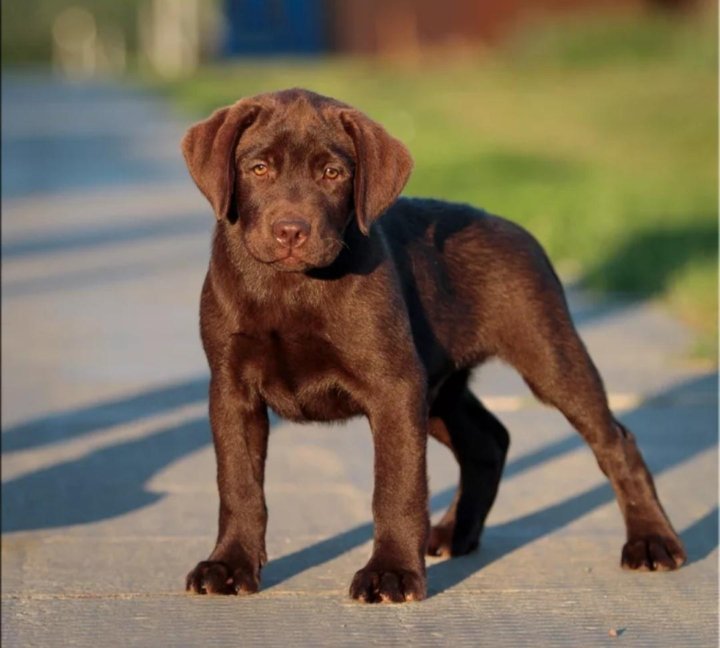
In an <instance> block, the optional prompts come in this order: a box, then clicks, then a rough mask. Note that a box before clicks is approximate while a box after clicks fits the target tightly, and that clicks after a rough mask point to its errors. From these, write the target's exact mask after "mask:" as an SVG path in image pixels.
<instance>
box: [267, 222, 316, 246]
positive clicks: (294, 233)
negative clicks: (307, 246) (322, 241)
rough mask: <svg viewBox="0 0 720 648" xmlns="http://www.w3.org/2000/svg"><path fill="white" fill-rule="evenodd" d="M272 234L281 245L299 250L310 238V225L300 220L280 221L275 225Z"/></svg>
mask: <svg viewBox="0 0 720 648" xmlns="http://www.w3.org/2000/svg"><path fill="white" fill-rule="evenodd" d="M272 233H273V236H274V237H275V240H276V241H277V242H278V243H280V244H281V245H284V246H285V247H289V248H297V247H300V246H301V245H302V244H303V243H305V241H307V238H308V236H310V223H308V222H307V221H304V220H300V219H299V218H295V219H288V220H278V221H275V222H274V223H273V226H272Z"/></svg>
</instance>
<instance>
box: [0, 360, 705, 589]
mask: <svg viewBox="0 0 720 648" xmlns="http://www.w3.org/2000/svg"><path fill="white" fill-rule="evenodd" d="M716 390H717V375H716V374H709V375H706V376H703V377H701V378H698V379H695V380H692V381H690V382H687V383H683V384H681V385H679V386H677V387H675V388H673V389H671V390H669V391H667V392H663V393H662V394H658V395H657V397H656V398H655V399H654V400H656V401H657V402H673V401H674V400H675V399H678V398H679V399H681V400H682V398H685V397H687V396H688V395H692V394H697V393H699V392H701V393H702V394H707V393H712V394H715V393H717V391H716ZM206 393H207V379H206V378H200V379H196V380H193V381H188V382H186V383H182V384H179V385H175V386H172V387H167V388H163V389H159V390H153V391H150V392H146V393H145V394H141V395H138V396H135V397H132V398H130V399H124V400H118V401H111V402H109V403H104V404H100V405H98V406H96V407H94V408H89V409H82V410H77V411H75V412H69V413H67V414H64V415H63V416H62V417H57V416H56V417H48V418H47V419H40V420H37V421H34V422H32V423H29V424H27V425H28V427H27V429H23V426H16V427H15V428H11V429H10V430H8V432H6V433H5V435H8V439H7V443H6V440H5V439H4V441H3V447H4V451H7V449H8V443H9V447H11V448H12V449H15V450H17V449H21V448H30V447H34V446H36V445H41V444H43V443H50V442H53V441H57V440H60V439H66V438H68V436H67V435H68V430H69V429H71V430H72V431H73V436H79V435H82V434H86V433H89V432H90V431H96V430H97V429H98V426H99V427H108V426H109V425H114V424H120V423H125V422H128V421H131V420H135V419H137V418H142V417H144V416H151V415H152V414H155V413H158V412H160V411H164V410H166V409H170V408H172V407H174V406H178V405H181V404H187V403H189V402H193V401H197V400H201V399H204V398H205V394H206ZM716 411H717V410H716V408H715V411H714V412H707V413H706V415H705V417H704V418H702V419H701V420H699V421H698V422H697V423H695V424H694V425H688V424H687V422H686V417H687V414H688V410H687V408H682V407H679V408H678V409H677V413H676V416H677V422H676V424H674V425H668V416H669V414H668V411H667V409H657V408H655V409H653V408H645V409H642V408H641V409H638V410H635V411H633V412H631V413H628V414H626V415H625V416H623V417H622V419H623V421H624V422H626V423H627V424H628V425H629V426H630V427H631V428H632V429H634V431H635V433H636V435H637V437H638V440H639V442H640V445H641V448H642V449H643V453H644V455H645V457H646V459H647V462H648V464H649V466H650V468H651V469H652V470H653V472H654V473H655V474H656V475H659V474H661V473H663V472H665V471H667V470H669V469H671V468H673V467H675V466H678V465H679V464H681V463H683V462H685V461H687V460H689V459H691V458H693V457H695V456H697V455H698V454H700V453H702V452H703V451H705V450H707V449H709V448H712V447H714V446H716V444H717V434H716V429H715V421H716ZM693 412H695V413H696V414H697V410H696V409H693ZM654 418H655V419H656V420H654ZM673 423H675V422H673ZM680 434H682V437H679V435H680ZM5 435H3V436H4V437H5ZM209 440H210V432H209V429H208V422H207V418H206V417H204V416H203V417H199V418H197V419H194V420H191V421H188V422H187V423H184V424H182V425H179V426H175V427H171V428H167V429H164V430H161V431H160V432H157V433H154V434H152V435H149V436H146V437H143V438H141V439H135V440H132V441H128V442H124V443H119V444H116V445H113V446H109V447H104V448H101V449H99V450H96V451H95V452H92V453H90V454H89V455H87V456H84V457H81V458H80V459H77V460H73V461H69V462H65V463H61V464H57V465H54V466H52V467H49V468H45V469H42V470H38V471H36V472H32V473H29V474H26V475H23V476H21V477H18V478H16V479H12V480H9V481H7V482H6V483H4V484H3V488H2V525H3V531H4V532H8V531H20V530H31V529H45V528H50V527H60V526H66V525H70V524H84V523H91V522H97V521H100V520H104V519H108V518H111V517H115V516H117V515H121V514H124V513H127V512H130V511H133V510H136V509H138V508H141V507H144V506H147V505H149V504H152V503H154V502H155V501H157V500H158V499H160V498H162V497H163V495H162V494H160V493H151V492H148V491H146V490H145V489H144V484H145V483H146V482H147V481H148V480H149V479H150V477H151V476H152V475H153V474H154V473H156V472H157V471H158V470H160V469H162V468H163V467H165V466H167V465H168V464H169V463H171V462H172V461H175V460H177V459H179V458H181V457H183V456H185V455H187V454H189V453H190V452H193V451H195V450H198V449H200V448H201V447H203V446H204V445H206V444H207V443H208V441H209ZM582 445H583V443H582V441H581V440H580V438H579V436H578V435H576V434H575V433H573V434H571V435H567V436H566V437H563V438H562V439H560V440H558V441H555V442H552V443H550V444H548V445H546V446H544V447H542V448H540V449H538V450H536V451H534V452H532V453H529V454H527V455H524V456H521V457H518V458H517V459H515V460H514V461H512V462H510V463H509V464H508V466H507V468H506V471H505V477H506V478H511V477H512V476H514V475H517V474H520V473H522V472H524V471H527V470H529V469H531V468H535V467H537V466H540V465H542V464H543V463H545V462H547V461H549V460H551V459H554V458H556V457H559V456H561V455H564V454H566V453H569V452H571V451H573V450H575V449H577V448H579V447H581V446H582ZM715 486H717V485H715ZM452 495H453V489H446V490H444V491H442V492H440V493H437V494H435V495H434V496H433V497H432V499H431V509H432V511H433V512H435V511H438V510H441V509H442V508H444V507H445V506H447V505H448V504H449V502H450V500H451V499H452ZM612 500H613V493H612V491H611V489H610V487H609V486H608V485H607V484H602V485H600V486H597V487H594V488H591V489H589V490H586V491H585V492H582V493H578V494H576V495H573V496H571V497H568V498H567V499H565V500H563V501H562V502H559V503H557V504H554V505H552V506H549V507H547V508H545V509H543V510H540V511H536V512H534V513H532V514H529V515H526V516H523V517H521V518H518V519H516V520H513V521H511V522H507V523H504V524H500V525H495V526H491V527H489V528H488V529H487V530H486V532H485V535H484V545H483V548H482V550H481V551H480V552H478V553H477V554H474V555H471V556H467V557H464V558H459V559H454V560H446V561H443V562H439V563H436V564H433V565H432V566H430V567H429V569H428V577H429V583H430V592H431V595H434V594H437V593H440V592H442V591H444V590H446V589H448V588H451V587H453V586H454V585H456V584H458V583H460V582H462V581H463V580H465V579H466V578H468V577H469V576H471V575H472V574H474V573H475V572H477V571H478V570H480V569H482V568H483V567H484V566H486V565H488V564H490V563H492V562H494V561H496V560H499V559H500V558H502V557H503V556H505V555H506V554H508V553H511V552H512V551H515V550H516V549H519V548H521V547H523V546H525V545H527V544H530V543H532V542H534V541H535V540H538V539H539V538H542V537H544V536H546V535H548V534H550V533H552V532H554V531H557V530H558V529H561V528H563V527H565V526H567V525H568V524H570V523H571V522H573V521H575V520H577V519H579V518H581V517H582V516H583V515H586V514H587V513H589V512H590V511H592V510H594V509H596V508H597V507H599V506H601V505H604V504H606V503H608V502H611V501H612ZM372 528H373V527H372V523H370V522H368V523H366V524H363V525H360V526H357V527H355V528H352V529H349V530H347V531H345V532H343V533H340V534H337V535H335V536H333V537H331V538H328V539H326V540H323V541H321V542H318V543H315V544H313V545H311V546H309V547H305V548H304V549H301V550H299V551H297V552H294V553H292V554H289V555H286V556H282V557H280V558H278V559H275V560H271V561H270V563H269V564H268V565H267V566H266V568H265V570H264V582H265V584H266V587H267V586H272V585H276V584H278V583H280V582H282V581H284V580H287V579H289V578H291V577H293V576H295V575H297V574H299V573H301V572H303V571H305V570H307V569H310V568H312V567H315V566H317V565H320V564H322V563H325V562H328V561H330V560H332V559H334V558H336V557H338V556H340V555H341V554H343V553H345V552H347V551H349V550H351V549H353V548H355V547H357V546H359V545H361V544H363V543H365V542H366V541H368V540H369V539H371V537H372ZM682 535H683V538H684V540H685V542H686V544H687V548H688V551H689V554H690V560H691V561H694V560H700V559H701V558H703V557H705V556H706V555H708V554H709V553H710V552H711V551H712V550H713V549H714V548H715V547H716V546H717V519H716V516H715V514H714V513H708V514H707V515H706V516H704V517H703V518H702V519H700V520H697V521H696V522H694V523H693V524H692V525H691V526H690V527H689V528H687V529H685V530H684V532H683V533H682ZM620 544H621V539H620V538H618V556H619V549H620ZM615 558H617V556H614V557H613V559H615Z"/></svg>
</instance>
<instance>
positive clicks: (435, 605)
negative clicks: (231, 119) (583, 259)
mask: <svg viewBox="0 0 720 648" xmlns="http://www.w3.org/2000/svg"><path fill="white" fill-rule="evenodd" d="M2 120H3V124H2V125H3V143H2V153H3V212H2V213H3V218H2V252H3V272H2V375H3V381H2V403H3V407H2V427H3V434H2V480H3V488H2V504H3V506H2V520H3V537H2V540H3V541H2V641H3V645H5V646H8V647H10V646H18V647H22V648H25V647H28V646H36V645H37V646H44V647H46V646H62V647H64V646H71V645H79V646H96V645H102V646H123V647H124V646H136V645H137V646H151V647H157V646H186V645H187V646H189V645H210V646H215V645H217V646H219V645H222V646H228V645H242V646H255V645H257V646H265V645H283V646H292V645H308V646H316V645H362V646H367V645H396V644H400V643H402V644H407V645H435V646H446V645H447V646H455V645H468V646H470V645H472V646H484V645H488V646H499V645H500V646H505V645H506V646H523V645H530V644H532V645H534V646H551V645H552V646H554V645H567V646H583V647H584V646H604V645H612V644H614V643H618V644H621V643H622V644H624V645H629V646H652V647H653V648H657V647H658V646H672V647H676V646H708V647H710V646H716V645H717V593H718V592H717V538H718V531H717V486H718V484H717V376H716V374H715V373H714V372H712V371H710V370H708V369H704V370H703V369H702V368H700V367H697V366H693V365H691V364H689V363H688V362H687V361H686V360H685V358H686V351H687V349H688V346H689V344H690V342H691V338H690V335H689V333H688V332H687V331H686V330H685V329H684V328H683V327H681V326H680V325H679V324H677V323H676V322H675V321H673V320H672V319H670V318H669V317H668V315H667V314H665V313H664V312H663V311H662V310H661V309H660V308H658V307H656V306H653V305H650V304H640V305H638V304H613V305H604V304H597V303H594V302H592V301H589V300H587V299H586V298H584V297H583V296H582V295H580V294H575V293H573V294H572V295H571V301H572V305H573V310H574V312H575V316H576V319H577V321H578V322H579V324H580V328H581V332H582V335H583V337H584V339H585V340H586V342H587V344H588V346H589V347H590V350H591V352H592V353H593V355H594V356H595V358H596V360H597V362H598V364H599V365H600V368H601V370H602V372H603V374H604V376H605V379H606V384H607V386H608V389H609V391H610V393H611V396H612V400H613V403H614V406H615V408H616V411H618V412H619V413H620V415H621V418H622V420H624V421H625V422H626V423H627V424H629V426H630V427H631V428H632V429H633V430H634V431H635V433H636V434H637V436H638V438H639V441H640V444H641V446H642V448H643V449H644V451H645V454H646V457H647V459H648V462H649V464H650V466H651V468H653V470H654V472H655V474H656V475H657V485H658V489H659V492H660V494H661V496H662V499H663V501H664V503H665V506H666V508H667V510H668V512H669V514H670V516H671V517H672V519H673V521H674V523H675V525H676V527H677V528H678V530H679V531H680V532H681V534H682V536H683V538H684V540H685V542H686V545H687V549H688V553H689V556H690V562H689V564H688V566H687V567H686V568H684V569H682V570H680V571H679V572H677V573H672V574H635V573H625V572H623V571H622V570H620V568H619V566H618V564H619V557H620V547H621V544H622V540H623V530H622V524H621V519H620V515H619V512H618V510H617V506H616V504H615V503H614V501H613V498H612V495H611V492H610V490H609V488H608V487H607V486H606V485H605V482H604V480H603V478H602V476H601V474H600V471H599V470H598V469H597V467H596V465H595V463H594V460H593V458H592V456H591V454H590V452H589V451H588V450H587V449H585V448H584V447H583V446H582V444H581V443H580V442H579V440H578V439H577V437H576V435H575V433H574V432H573V431H572V430H571V429H570V428H569V427H568V425H567V423H566V422H565V421H564V420H563V419H562V418H561V417H560V416H559V415H558V414H556V413H555V412H553V411H551V410H548V409H545V408H542V407H540V406H539V405H536V404H535V403H534V402H533V401H532V399H531V398H530V396H529V393H528V391H527V389H526V388H525V387H524V386H523V384H522V383H521V381H520V380H519V379H518V378H517V377H516V376H515V375H514V374H513V373H512V372H510V371H509V370H507V369H506V368H504V367H502V366H500V365H491V366H489V367H487V368H486V369H485V370H484V371H483V372H479V373H478V377H477V379H476V383H475V387H476V391H477V392H478V393H479V394H481V396H483V398H484V399H485V400H486V402H487V403H488V404H489V405H490V407H491V408H493V409H494V410H495V411H496V412H498V414H499V416H500V417H501V418H502V419H503V421H504V422H505V423H506V424H507V426H508V428H509V429H510V431H511V433H512V435H513V445H512V451H511V456H510V459H509V464H508V466H507V470H506V476H505V479H504V481H503V483H502V485H501V490H500V495H499V498H498V502H497V504H496V506H495V509H494V510H493V512H492V514H491V517H490V520H489V526H488V529H487V530H486V533H485V536H484V539H483V546H482V548H481V551H480V552H478V553H477V554H475V555H472V556H469V557H466V558H463V559H457V560H452V561H442V560H431V561H430V562H429V590H430V598H429V600H427V601H426V602H423V603H420V604H410V605H404V606H371V607H366V606H362V605H359V604H354V603H352V602H351V601H350V600H348V598H347V595H346V592H347V586H348V584H349V581H350V578H351V576H352V574H353V573H354V571H355V570H356V569H357V568H358V567H360V566H362V564H363V563H364V561H365V560H366V558H367V556H368V555H369V550H370V538H371V533H372V528H371V523H370V493H371V466H372V455H371V447H370V437H369V431H368V429H367V426H366V424H365V422H362V421H355V422H352V423H350V424H348V425H346V426H344V427H338V426H335V427H322V426H316V425H309V426H297V425H292V424H287V423H280V424H278V425H277V426H276V427H275V429H274V430H273V433H272V435H271V441H270V459H269V464H268V475H267V481H268V486H267V494H268V502H269V509H270V528H269V532H268V550H269V555H270V559H271V562H270V563H269V565H268V566H267V567H266V569H265V572H264V589H263V592H262V593H261V594H259V595H257V596H255V597H251V598H244V599H239V598H216V597H196V596H190V595H187V594H185V593H184V591H183V580H184V576H185V574H186V572H187V571H188V570H189V569H190V568H191V567H192V566H193V565H194V564H195V562H196V561H197V560H198V559H201V558H204V557H205V556H206V554H207V552H208V551H209V549H210V548H211V546H212V542H213V539H214V534H215V531H216V509H217V495H216V492H215V484H214V460H213V453H212V449H211V447H210V445H209V431H208V425H207V421H206V415H205V392H206V384H207V373H206V366H205V361H204V358H203V356H202V352H201V349H200V343H199V340H198V332H197V304H198V295H199V291H200V285H201V282H202V279H203V272H204V268H205V264H206V262H207V256H208V247H209V234H210V228H211V225H212V216H211V215H210V212H209V209H208V207H207V206H206V205H205V203H204V200H203V199H202V198H201V196H200V195H199V193H198V192H197V190H196V189H195V188H194V186H193V185H192V183H191V181H190V180H189V178H188V177H187V175H186V173H185V171H184V168H183V166H182V161H181V158H180V153H179V148H178V142H179V139H180V136H181V133H182V131H183V129H184V127H185V126H186V124H183V123H180V122H179V121H178V120H177V118H176V117H173V116H172V115H171V114H170V112H169V111H168V110H167V109H166V108H165V107H164V106H163V105H161V104H159V103H158V102H156V101H154V100H150V99H148V98H147V97H144V96H141V95H137V94H135V93H133V92H131V91H128V90H126V89H120V88H117V87H112V86H102V85H94V86H74V87H72V86H67V85H62V84H58V83H56V82H50V81H49V80H48V79H42V78H36V79H30V78H19V77H10V78H8V79H6V80H5V82H4V86H3V105H2ZM430 462H431V467H430V473H431V486H432V491H433V498H432V509H433V512H434V513H436V514H437V513H439V512H440V511H441V510H442V509H443V507H444V506H445V505H447V503H448V502H449V500H450V498H451V493H452V486H453V484H454V482H455V479H456V470H455V468H454V466H453V461H452V460H451V459H450V457H449V456H448V454H447V453H446V451H445V450H444V449H442V448H440V447H438V446H437V445H436V444H434V443H433V444H432V445H431V453H430ZM611 629H614V630H616V631H617V633H618V634H619V636H618V637H616V638H613V637H611V636H610V635H609V631H610V630H611Z"/></svg>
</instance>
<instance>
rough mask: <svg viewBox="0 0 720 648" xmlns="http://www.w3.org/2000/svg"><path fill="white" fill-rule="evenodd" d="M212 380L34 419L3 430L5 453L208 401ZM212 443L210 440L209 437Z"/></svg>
mask: <svg viewBox="0 0 720 648" xmlns="http://www.w3.org/2000/svg"><path fill="white" fill-rule="evenodd" d="M208 381H209V378H208V377H206V376H204V377H202V378H196V379H194V380H189V381H187V382H183V383H177V384H175V385H169V386H166V387H160V388H157V389H150V390H148V391H145V392H143V393H141V394H135V395H133V396H129V397H127V398H118V399H114V400H110V401H106V402H104V403H99V404H97V405H92V406H90V407H79V408H76V409H72V410H69V411H67V412H62V413H60V414H50V415H48V416H44V417H41V418H36V419H32V420H30V421H26V422H25V423H20V424H19V425H13V426H12V427H9V428H7V429H6V430H3V433H2V452H3V454H5V453H8V452H17V451H18V450H29V449H30V448H35V447H37V446H42V445H46V444H49V443H60V442H63V441H68V440H69V439H74V438H77V437H82V436H84V435H86V434H90V433H96V432H99V431H101V430H105V429H107V428H109V427H113V426H115V425H123V424H126V423H130V422H132V421H138V420H141V419H144V418H148V417H149V416H154V415H156V414H161V413H163V412H166V411H170V410H173V409H175V408H176V407H180V406H182V405H189V404H191V403H197V402H200V401H204V400H206V399H207V394H208ZM207 439H209V437H207Z"/></svg>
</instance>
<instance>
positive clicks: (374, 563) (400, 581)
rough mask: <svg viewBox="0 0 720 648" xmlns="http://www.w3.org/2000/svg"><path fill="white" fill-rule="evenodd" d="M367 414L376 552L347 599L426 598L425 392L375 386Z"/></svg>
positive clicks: (374, 601)
mask: <svg viewBox="0 0 720 648" xmlns="http://www.w3.org/2000/svg"><path fill="white" fill-rule="evenodd" d="M374 392H375V393H376V394H378V395H379V396H380V397H381V402H377V403H373V404H372V405H371V406H370V408H369V409H368V418H369V419H370V426H371V428H372V434H373V443H374V447H375V490H374V493H373V517H374V520H375V534H374V547H373V553H372V556H371V558H370V560H369V562H368V564H367V565H366V566H365V567H363V569H361V570H360V571H358V572H357V573H356V574H355V577H354V578H353V581H352V584H351V585H350V596H352V598H354V599H357V600H359V601H364V602H367V603H379V602H402V601H413V600H420V599H423V598H425V595H426V577H425V549H426V544H427V537H428V491H427V467H426V456H425V455H426V447H427V409H426V405H425V398H424V391H423V390H422V389H420V388H416V387H408V386H401V387H398V385H397V384H395V385H393V386H392V387H389V388H383V387H380V386H376V387H375V389H374Z"/></svg>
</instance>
